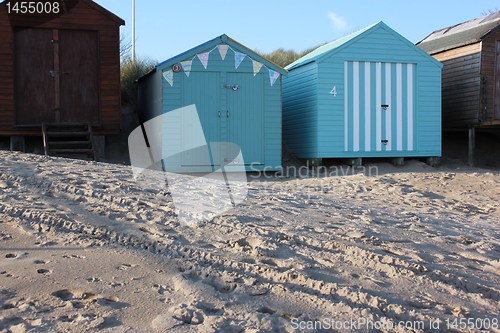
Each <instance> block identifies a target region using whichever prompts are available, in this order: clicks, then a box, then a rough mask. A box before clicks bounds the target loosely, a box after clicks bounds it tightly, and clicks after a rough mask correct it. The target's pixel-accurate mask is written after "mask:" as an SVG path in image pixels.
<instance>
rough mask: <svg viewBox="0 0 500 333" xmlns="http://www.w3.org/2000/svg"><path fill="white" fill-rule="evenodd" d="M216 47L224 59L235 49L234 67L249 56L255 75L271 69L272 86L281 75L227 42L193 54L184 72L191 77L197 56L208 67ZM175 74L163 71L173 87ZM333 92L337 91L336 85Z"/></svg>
mask: <svg viewBox="0 0 500 333" xmlns="http://www.w3.org/2000/svg"><path fill="white" fill-rule="evenodd" d="M215 49H217V50H218V51H219V54H220V57H221V59H222V60H225V59H226V56H227V51H228V50H231V51H233V52H234V67H235V68H236V69H238V67H240V65H241V63H242V62H243V60H245V58H246V57H248V59H250V60H251V61H252V68H253V75H254V76H256V75H257V74H258V73H259V72H260V70H261V69H262V67H265V68H266V69H267V70H268V71H269V83H270V85H271V86H273V85H274V83H275V82H276V80H277V79H278V78H279V76H280V74H279V72H276V71H274V70H272V69H270V68H269V67H267V66H266V65H265V64H263V63H261V62H259V61H257V60H254V59H252V58H251V57H250V56H249V55H247V54H245V53H242V52H238V51H236V50H234V49H233V48H232V47H231V46H229V45H227V44H219V45H217V46H215V47H214V48H213V49H211V50H210V51H208V52H202V53H198V54H196V55H195V56H193V57H192V58H191V59H190V60H185V61H181V62H180V65H181V67H182V70H183V71H184V74H186V76H187V77H189V74H190V73H191V68H192V65H193V60H194V59H195V58H198V59H199V60H200V62H201V64H202V65H203V67H204V68H205V69H207V68H208V60H209V57H210V53H211V52H212V51H214V50H215ZM174 76H175V73H174V72H173V70H168V71H165V72H163V78H164V79H165V81H167V82H168V84H170V86H171V87H173V85H174ZM331 93H332V94H335V93H336V89H335V87H334V89H333V90H332V92H331Z"/></svg>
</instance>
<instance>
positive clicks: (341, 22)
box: [328, 12, 348, 32]
mask: <svg viewBox="0 0 500 333" xmlns="http://www.w3.org/2000/svg"><path fill="white" fill-rule="evenodd" d="M328 18H329V19H330V22H331V24H332V27H333V29H334V30H336V31H338V32H344V31H346V30H347V27H348V24H347V21H346V19H345V18H343V17H342V16H340V15H338V14H336V13H334V12H328Z"/></svg>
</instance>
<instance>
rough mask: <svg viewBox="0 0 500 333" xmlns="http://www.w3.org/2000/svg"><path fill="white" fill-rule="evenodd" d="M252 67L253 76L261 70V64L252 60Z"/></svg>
mask: <svg viewBox="0 0 500 333" xmlns="http://www.w3.org/2000/svg"><path fill="white" fill-rule="evenodd" d="M252 65H253V76H255V75H257V73H258V72H259V71H260V69H261V68H262V64H261V63H260V62H258V61H255V60H253V59H252Z"/></svg>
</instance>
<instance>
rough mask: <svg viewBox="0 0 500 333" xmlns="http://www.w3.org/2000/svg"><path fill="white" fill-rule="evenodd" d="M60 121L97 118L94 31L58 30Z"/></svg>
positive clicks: (96, 64)
mask: <svg viewBox="0 0 500 333" xmlns="http://www.w3.org/2000/svg"><path fill="white" fill-rule="evenodd" d="M59 63H60V71H59V73H60V98H61V104H60V105H61V106H60V120H61V121H62V122H94V123H95V122H97V121H98V120H99V80H98V78H99V70H98V69H99V66H98V49H97V32H96V31H85V30H59Z"/></svg>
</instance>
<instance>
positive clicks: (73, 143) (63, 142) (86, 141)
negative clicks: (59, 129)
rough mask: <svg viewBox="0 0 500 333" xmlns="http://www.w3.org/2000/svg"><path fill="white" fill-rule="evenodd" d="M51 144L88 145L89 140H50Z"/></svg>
mask: <svg viewBox="0 0 500 333" xmlns="http://www.w3.org/2000/svg"><path fill="white" fill-rule="evenodd" d="M48 143H49V145H50V146H52V145H70V146H73V145H74V146H78V145H88V144H89V141H88V140H85V141H62V140H61V141H49V142H48Z"/></svg>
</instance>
